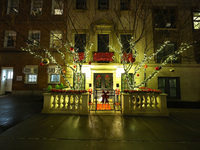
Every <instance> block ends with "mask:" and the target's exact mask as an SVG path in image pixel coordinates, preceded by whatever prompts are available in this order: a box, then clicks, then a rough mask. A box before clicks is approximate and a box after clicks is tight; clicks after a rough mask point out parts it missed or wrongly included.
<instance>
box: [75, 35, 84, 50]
mask: <svg viewBox="0 0 200 150" xmlns="http://www.w3.org/2000/svg"><path fill="white" fill-rule="evenodd" d="M85 46H86V34H75V47H76V48H78V49H79V50H78V52H84V51H85Z"/></svg>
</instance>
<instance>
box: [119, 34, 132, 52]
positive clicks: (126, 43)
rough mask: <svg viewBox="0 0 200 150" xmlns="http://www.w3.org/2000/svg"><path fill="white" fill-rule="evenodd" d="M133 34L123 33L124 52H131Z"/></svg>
mask: <svg viewBox="0 0 200 150" xmlns="http://www.w3.org/2000/svg"><path fill="white" fill-rule="evenodd" d="M130 39H131V35H123V34H121V43H122V45H123V52H126V53H129V52H130V43H129V41H130Z"/></svg>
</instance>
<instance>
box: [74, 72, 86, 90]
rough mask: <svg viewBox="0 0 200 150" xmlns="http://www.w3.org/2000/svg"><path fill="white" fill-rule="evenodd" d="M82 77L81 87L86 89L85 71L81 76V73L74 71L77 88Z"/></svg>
mask: <svg viewBox="0 0 200 150" xmlns="http://www.w3.org/2000/svg"><path fill="white" fill-rule="evenodd" d="M81 79H82V84H81V87H80V89H81V90H84V89H85V73H82V76H80V73H74V77H73V81H74V82H73V85H74V88H75V89H76V88H77V87H78V86H79V84H80V80H81Z"/></svg>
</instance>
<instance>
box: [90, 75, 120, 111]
mask: <svg viewBox="0 0 200 150" xmlns="http://www.w3.org/2000/svg"><path fill="white" fill-rule="evenodd" d="M93 83H94V88H93V101H92V102H91V103H90V110H91V111H105V110H106V111H110V110H121V105H120V104H119V102H118V96H117V95H116V92H115V90H114V89H113V73H94V81H93Z"/></svg>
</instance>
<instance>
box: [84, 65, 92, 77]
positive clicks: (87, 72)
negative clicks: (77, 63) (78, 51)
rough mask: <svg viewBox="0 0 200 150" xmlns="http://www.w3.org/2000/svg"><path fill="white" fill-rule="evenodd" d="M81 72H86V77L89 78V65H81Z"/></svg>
mask: <svg viewBox="0 0 200 150" xmlns="http://www.w3.org/2000/svg"><path fill="white" fill-rule="evenodd" d="M82 72H83V73H85V74H86V78H87V79H90V78H91V70H90V67H83V68H82Z"/></svg>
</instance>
